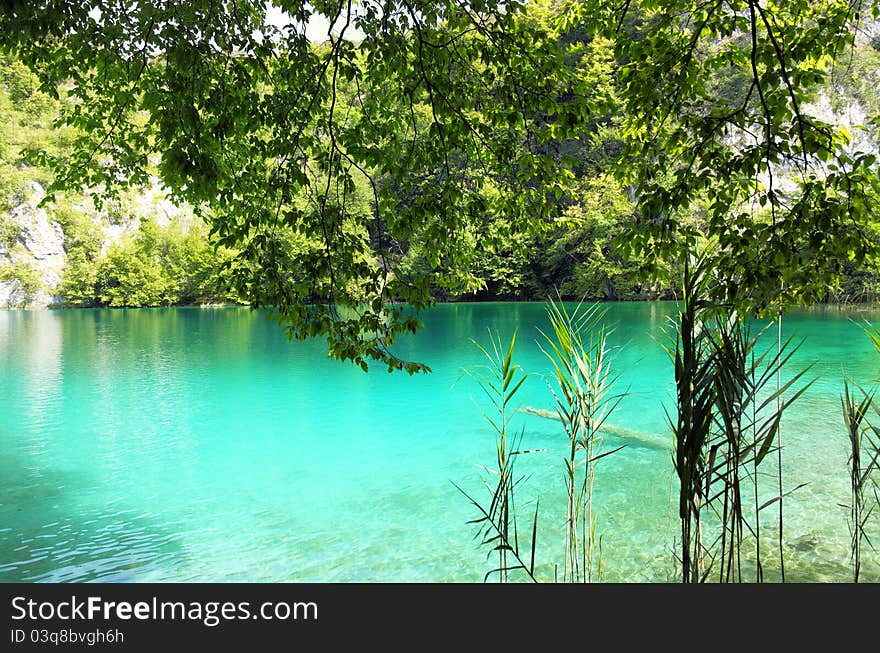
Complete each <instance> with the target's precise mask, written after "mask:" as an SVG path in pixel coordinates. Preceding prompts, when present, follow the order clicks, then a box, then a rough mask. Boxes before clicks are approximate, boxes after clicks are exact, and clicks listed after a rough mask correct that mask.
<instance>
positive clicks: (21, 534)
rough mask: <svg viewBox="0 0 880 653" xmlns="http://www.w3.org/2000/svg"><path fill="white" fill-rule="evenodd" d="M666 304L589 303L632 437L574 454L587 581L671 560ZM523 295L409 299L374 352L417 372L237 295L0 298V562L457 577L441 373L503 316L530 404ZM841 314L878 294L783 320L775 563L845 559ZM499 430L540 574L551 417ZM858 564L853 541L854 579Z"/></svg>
mask: <svg viewBox="0 0 880 653" xmlns="http://www.w3.org/2000/svg"><path fill="white" fill-rule="evenodd" d="M673 310H674V305H672V304H664V303H632V304H613V305H609V306H608V315H607V322H608V323H609V324H610V325H614V326H615V327H616V330H615V332H614V334H613V342H614V344H615V345H618V346H620V349H619V351H618V354H617V359H616V364H617V369H618V370H619V371H621V373H622V379H621V382H620V388H621V389H625V388H628V389H629V394H628V395H627V397H626V398H625V400H624V401H623V402H622V404H621V405H620V407H619V408H618V409H617V411H616V412H615V413H614V415H613V416H612V417H611V418H610V419H609V422H610V423H612V424H614V425H616V426H621V427H626V428H628V429H633V430H635V431H637V432H639V434H640V439H639V441H637V442H630V443H629V445H630V446H627V447H626V448H625V449H623V450H622V451H620V452H618V453H616V454H614V455H612V456H609V457H608V458H606V459H604V460H603V461H602V462H601V463H600V466H599V468H598V479H597V486H596V510H597V512H598V514H599V515H600V517H599V527H598V528H599V532H600V533H601V534H602V557H603V564H604V578H605V579H606V580H611V581H648V580H651V581H656V580H659V581H663V580H668V579H672V578H673V574H674V559H673V553H672V552H673V544H674V537H675V535H676V532H677V530H676V529H677V521H676V508H675V504H674V496H675V493H676V485H675V480H674V473H673V470H672V462H671V453H670V449H669V444H670V442H671V438H670V436H669V435H668V428H667V426H666V418H665V414H664V406H666V407H668V408H669V409H670V410H671V409H672V403H671V399H672V396H673V395H672V391H673V386H672V370H671V367H670V365H669V363H668V360H667V358H666V354H665V353H664V352H663V350H662V348H661V346H660V345H659V344H658V342H657V340H656V339H657V338H659V337H662V330H663V328H664V326H665V324H666V319H667V316H668V315H670V314H671V313H672V311H673ZM544 316H545V313H544V307H543V306H542V305H541V304H504V303H489V304H450V305H443V306H439V307H437V308H435V309H432V310H430V311H429V312H427V313H425V314H424V315H423V319H424V322H425V328H424V330H423V331H422V332H420V333H419V334H418V335H417V336H415V337H408V338H406V339H405V340H404V341H402V342H401V343H400V345H399V346H398V347H397V350H396V351H397V352H398V353H399V354H400V355H401V356H403V357H406V358H411V359H416V360H420V361H422V362H425V363H427V364H428V365H430V366H431V367H432V368H433V372H432V373H431V374H428V375H421V376H416V377H408V376H406V375H404V374H402V373H401V374H399V373H395V374H388V373H387V372H385V371H384V370H383V369H381V368H378V367H377V368H376V369H375V370H371V371H370V373H368V374H365V373H363V372H361V371H360V370H359V369H358V368H355V367H354V366H351V365H347V364H343V363H339V362H336V361H330V360H328V359H327V357H326V351H325V349H324V348H323V344H322V343H321V342H320V341H318V342H306V343H290V342H288V341H287V340H286V338H285V337H284V335H283V334H282V332H281V331H280V329H279V328H278V327H277V326H276V325H274V324H273V323H271V322H269V321H268V320H267V319H266V318H265V317H264V316H263V315H261V314H260V313H256V312H252V311H250V310H248V309H244V308H224V309H198V308H174V309H139V310H112V311H111V310H72V311H34V312H27V311H19V312H16V311H7V312H0V581H122V582H128V581H132V582H141V581H207V582H214V581H318V582H323V581H480V580H482V578H483V574H484V573H485V572H486V571H488V570H489V569H490V568H491V564H490V562H489V561H487V560H486V553H485V551H484V550H482V549H480V548H479V547H478V546H477V543H476V542H475V541H474V540H473V535H474V530H473V527H472V526H470V525H468V524H466V522H467V521H468V520H469V519H472V518H474V517H475V516H476V515H475V512H474V510H473V508H472V506H470V504H469V503H468V502H467V500H466V499H465V498H464V497H463V496H462V495H461V494H460V493H459V492H458V490H456V489H455V487H454V486H453V484H452V483H453V482H455V483H457V484H459V485H460V486H462V487H464V488H465V489H467V490H469V491H472V492H476V493H478V494H479V493H480V492H481V491H482V492H485V490H484V489H483V488H481V485H480V478H481V475H485V474H484V473H483V472H482V471H481V469H480V465H483V464H485V465H491V464H492V463H493V457H494V440H493V435H492V432H491V431H490V428H489V427H488V425H487V424H486V422H485V420H484V418H483V417H482V411H483V409H484V408H485V406H484V403H485V402H484V401H483V400H482V399H481V393H480V390H479V388H478V387H477V385H476V382H475V381H474V380H473V379H472V378H471V377H470V376H468V375H467V374H466V373H465V372H464V370H465V369H468V368H473V367H474V366H476V365H479V364H480V363H481V362H482V359H481V356H482V354H480V353H479V351H478V350H477V348H476V347H475V346H474V344H473V343H472V342H471V339H476V340H479V341H480V342H482V343H486V342H487V329H488V328H490V327H491V328H493V329H496V330H497V331H498V332H500V333H501V334H502V336H503V337H505V338H508V337H509V335H510V334H511V333H512V331H513V330H514V329H515V328H516V329H518V332H519V341H518V342H519V345H518V349H517V359H518V361H519V363H520V365H521V366H522V367H523V368H524V369H526V370H527V371H529V372H532V373H533V376H532V377H530V379H529V380H528V382H527V384H526V386H525V389H524V393H523V394H522V396H521V405H523V406H532V407H538V408H551V407H552V397H551V394H550V391H549V390H548V387H547V381H546V380H545V378H544V376H543V375H544V374H546V373H547V372H548V367H547V363H546V362H545V361H546V359H545V358H544V355H543V354H542V353H541V352H540V350H539V348H538V345H537V339H538V337H539V336H538V334H537V331H536V328H537V327H542V328H543V327H545V326H546V322H545V317H544ZM864 319H870V320H873V321H876V320H878V319H880V313H875V312H847V311H841V310H835V309H816V310H812V311H802V312H796V313H794V314H792V315H790V316H786V318H785V319H784V321H783V324H784V334H785V335H788V334H792V333H793V334H795V335H797V336H798V337H802V338H805V339H806V340H805V343H804V345H803V347H802V348H801V350H800V351H799V352H798V354H797V355H796V357H795V360H794V361H793V363H792V366H791V368H790V369H792V370H794V369H796V368H799V367H802V366H803V365H805V364H807V363H814V364H815V366H814V368H813V370H812V372H811V375H814V376H818V377H819V378H818V381H817V382H816V383H815V384H814V385H813V386H812V387H811V388H810V390H809V392H808V393H807V394H806V395H805V396H804V397H803V398H802V399H801V400H800V401H799V402H798V403H796V404H795V405H794V406H792V408H791V411H790V413H789V414H788V417H787V418H786V420H785V422H784V426H783V443H784V455H785V463H784V473H785V481H786V486H787V487H794V486H795V485H798V484H800V483H806V484H807V485H806V486H805V487H803V488H801V489H799V490H798V491H797V492H795V493H794V494H793V495H792V496H791V497H789V498H788V499H787V501H786V504H785V510H786V521H785V541H786V550H787V551H788V552H789V554H788V555H789V560H788V561H787V574H788V578H789V579H792V580H832V581H833V580H841V581H845V580H847V579H848V578H849V576H848V574H849V573H850V572H849V566H848V565H849V561H848V542H849V533H848V530H847V511H846V509H844V508H842V507H840V505H839V504H845V503H846V502H847V501H848V487H849V486H848V483H849V481H848V476H847V467H846V461H847V444H846V436H845V432H844V430H843V423H842V420H841V416H840V415H841V411H840V398H839V395H840V392H841V390H842V379H843V375H844V374H847V375H849V376H850V377H851V378H854V379H855V380H857V381H859V382H860V383H863V384H870V383H872V382H873V381H874V380H875V379H876V377H877V371H878V369H880V356H878V355H877V354H875V353H874V352H873V349H872V348H871V345H870V343H869V341H868V340H867V338H866V337H865V336H864V334H863V333H862V332H861V329H860V326H859V325H858V324H857V322H858V321H859V320H864ZM770 340H775V332H774V335H773V337H772V338H770V339H769V340H768V344H769V342H770ZM513 427H514V428H517V429H518V428H523V429H524V432H525V435H524V442H525V446H527V447H529V448H536V449H542V450H543V451H542V452H541V453H536V454H531V455H530V456H528V457H525V458H524V462H523V463H522V464H521V465H522V469H523V471H525V472H528V474H529V475H530V476H529V478H528V480H527V481H526V482H525V483H524V484H523V485H522V486H521V490H520V495H519V496H520V501H521V502H522V503H523V505H524V509H525V510H527V509H529V506H530V503H529V502H530V501H534V500H536V499H539V500H540V505H541V511H540V518H539V526H540V536H539V546H538V555H537V558H538V562H539V571H540V573H541V574H542V575H543V576H544V577H545V578H552V575H553V568H554V564H555V563H556V562H558V563H559V564H560V565H561V561H562V545H561V539H560V534H561V532H562V529H561V522H562V521H563V516H564V506H563V501H564V485H563V478H562V465H561V462H562V455H563V450H564V435H563V434H562V432H561V430H560V428H559V425H558V424H557V423H555V422H553V421H552V420H547V419H542V418H539V417H535V416H530V415H524V414H520V415H518V416H517V417H516V418H515V421H514V424H513ZM623 443H625V442H622V441H621V440H620V438H615V437H614V436H608V437H607V444H608V445H616V444H623ZM767 469H768V471H770V472H773V471H774V470H773V467H772V465H771V466H768V468H767ZM768 483H772V479H769V480H768ZM480 496H484V495H480ZM765 527H766V528H767V529H768V532H769V531H770V530H772V529H773V528H774V527H775V523H774V517H773V515H768V517H767V518H766V520H765ZM774 536H775V534H774ZM771 567H772V565H771ZM878 567H880V565H878V561H877V559H876V558H875V559H869V560H868V561H867V562H866V563H865V569H864V574H865V576H866V578H867V579H874V580H877V579H880V571H878ZM560 568H561V567H560ZM772 575H773V570H772V568H771V569H769V570H768V576H769V577H772Z"/></svg>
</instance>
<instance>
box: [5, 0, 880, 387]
mask: <svg viewBox="0 0 880 653" xmlns="http://www.w3.org/2000/svg"><path fill="white" fill-rule="evenodd" d="M272 4H273V5H275V7H276V8H277V9H280V10H282V11H283V12H284V15H285V16H286V17H287V24H286V25H284V26H279V25H277V21H276V22H275V23H273V22H271V21H270V20H268V18H267V5H266V4H265V3H264V2H263V0H194V1H192V2H188V3H173V2H158V1H157V2H147V1H134V2H132V1H131V0H128V1H125V2H123V1H121V0H86V1H84V2H77V3H70V2H67V1H66V0H44V1H42V2H22V1H20V0H6V1H5V2H4V3H3V5H2V7H3V10H2V12H0V34H2V36H0V48H3V49H5V50H8V51H12V52H15V53H16V55H17V56H19V57H21V58H22V59H23V60H24V61H26V62H27V63H28V65H29V66H30V67H31V68H32V69H33V70H34V71H35V72H37V73H38V75H39V76H40V78H41V80H42V82H43V87H44V89H45V90H47V91H52V92H57V89H58V88H59V85H61V87H62V88H63V89H64V92H65V93H66V94H67V96H68V98H69V101H68V102H66V103H64V105H63V109H62V113H61V116H60V118H59V122H60V123H63V124H66V125H70V126H73V127H75V128H76V130H77V131H76V133H77V134H78V137H77V140H76V142H75V144H74V145H75V147H74V148H73V154H65V155H63V156H58V157H54V158H53V157H52V156H51V155H50V154H45V155H44V157H43V162H44V163H48V164H51V165H52V166H53V167H54V169H55V171H56V174H57V176H56V180H55V183H54V185H53V190H65V189H77V190H79V189H80V188H81V187H82V186H83V185H87V186H89V187H92V188H97V189H101V194H102V195H103V196H104V197H108V196H109V197H112V195H113V194H114V193H115V192H118V189H119V188H121V187H122V186H124V185H126V184H134V185H139V184H146V183H148V181H149V178H150V175H151V174H158V176H159V177H160V178H161V180H162V181H163V183H164V184H165V185H166V186H167V187H168V188H169V189H170V191H171V192H172V193H173V194H174V195H175V196H176V197H177V198H179V199H181V200H185V201H187V202H189V203H191V204H192V205H193V206H194V207H195V209H196V211H197V212H198V213H199V215H200V216H201V217H202V218H203V219H204V220H205V222H206V223H207V224H209V225H210V227H211V231H212V234H213V235H214V237H215V240H216V242H217V243H218V244H219V245H221V246H225V247H229V248H232V249H233V250H234V251H236V252H237V254H236V256H235V258H234V260H231V261H230V275H231V279H232V280H233V282H234V284H235V287H236V289H237V290H238V292H239V293H240V294H241V295H242V296H244V297H247V298H248V299H249V300H250V301H251V302H252V303H253V304H254V305H255V306H262V307H269V308H271V309H272V310H273V312H274V314H275V315H276V316H277V318H278V320H279V321H280V322H281V323H282V324H284V325H285V327H286V328H287V331H288V334H289V335H290V336H291V337H295V338H305V337H309V336H317V335H320V336H325V337H326V338H327V340H328V345H329V351H330V353H331V355H333V356H336V357H339V358H343V359H350V360H353V361H354V362H356V363H358V364H360V365H361V366H362V367H364V368H366V367H367V364H368V362H369V361H370V360H377V361H381V362H383V363H385V364H387V365H388V367H389V370H390V369H407V370H408V371H410V372H413V371H417V370H419V369H422V368H423V366H422V365H421V364H419V363H418V362H414V361H403V360H400V359H398V358H397V357H396V356H395V355H394V354H393V352H392V351H391V345H392V343H393V341H394V339H395V337H396V336H398V335H399V334H400V333H403V332H414V331H415V330H416V329H417V328H418V320H417V318H416V317H415V316H414V315H413V314H412V313H411V312H409V311H407V310H405V308H404V307H403V306H402V305H401V303H406V304H408V305H411V306H413V307H414V308H415V309H420V308H423V307H424V306H426V305H428V304H429V303H430V301H431V288H432V286H435V285H440V286H442V287H444V288H446V289H449V290H451V291H453V292H461V291H462V290H465V289H474V288H475V287H476V285H477V280H476V278H475V276H474V274H473V270H474V266H475V259H476V257H478V256H479V255H480V252H481V251H483V249H484V248H486V247H489V248H493V247H494V248H495V249H496V251H503V250H504V248H506V247H525V246H527V244H528V242H529V239H530V238H532V237H537V236H539V235H540V234H541V233H543V232H545V231H547V230H550V229H552V228H554V225H555V224H558V218H560V216H559V215H558V214H554V211H555V209H556V206H557V204H556V202H555V200H558V199H559V198H561V197H563V196H564V195H565V193H567V192H569V190H570V188H571V185H572V180H573V178H574V175H573V174H572V171H571V170H570V169H569V167H570V165H569V164H570V157H569V156H568V153H567V151H566V143H570V142H571V141H572V139H576V138H578V137H579V136H583V134H584V132H585V130H596V129H599V128H601V127H602V125H603V124H605V123H603V122H602V121H601V120H600V119H599V118H601V117H602V116H606V115H607V114H608V112H609V106H610V105H611V104H619V105H622V106H623V107H624V112H623V115H624V116H625V118H624V121H623V124H621V125H619V136H620V148H619V151H617V152H615V153H614V161H615V166H616V167H615V171H616V173H617V176H618V179H619V182H620V183H622V184H624V187H628V188H629V189H630V190H631V193H632V194H633V195H634V196H635V197H636V199H637V201H638V212H637V215H636V218H635V220H633V224H632V225H631V226H630V227H629V228H628V229H627V231H626V232H625V233H623V234H617V235H616V236H615V242H616V243H617V245H618V251H619V252H623V251H625V250H630V251H638V252H641V253H647V254H649V255H650V256H651V257H653V258H654V260H655V261H656V262H657V263H658V265H656V266H654V267H655V268H656V270H654V271H655V272H656V271H657V270H659V269H661V268H662V267H663V266H662V265H660V263H664V262H666V261H668V260H669V259H671V258H674V257H676V256H678V248H680V247H681V246H682V245H683V244H684V245H685V246H687V245H688V244H689V243H693V242H695V241H696V239H697V238H698V237H699V238H703V239H706V238H708V239H709V240H710V241H711V242H712V243H713V244H714V246H715V250H716V252H717V266H716V267H717V269H718V270H719V272H720V274H721V275H722V277H723V278H724V279H725V280H726V281H727V283H726V289H727V296H726V297H725V298H724V299H726V300H731V301H735V302H737V303H739V304H742V305H746V306H748V307H749V308H750V309H752V310H755V311H763V310H767V309H768V308H770V307H771V306H776V305H778V304H780V303H783V304H784V303H786V302H790V301H794V300H798V299H802V298H804V297H806V296H808V295H809V294H810V293H811V292H813V291H814V290H815V289H816V288H817V287H818V286H819V285H821V284H822V283H824V282H825V281H826V280H827V278H828V276H829V275H831V274H833V273H834V272H835V269H836V267H835V266H839V265H840V262H841V261H845V260H848V259H855V260H859V259H861V258H864V257H866V256H868V255H870V254H871V253H872V250H873V248H874V247H875V243H874V242H873V238H872V236H871V234H870V233H869V232H868V230H867V229H866V227H865V225H866V223H867V216H868V214H869V211H870V209H871V206H872V205H873V203H874V198H875V196H876V192H877V189H876V178H877V174H876V165H875V161H874V159H873V155H870V154H864V153H857V152H853V151H852V148H851V147H850V146H849V137H848V135H847V134H846V133H844V132H841V131H840V130H838V129H836V128H835V127H834V126H833V125H830V124H827V123H825V122H823V121H821V120H819V119H818V118H816V117H815V116H812V115H810V114H809V112H808V111H807V110H806V109H805V107H806V105H807V103H808V100H809V98H810V93H811V92H812V91H811V90H812V89H814V88H815V87H816V86H817V84H819V83H820V82H822V81H823V80H825V78H826V77H827V76H828V75H829V73H830V71H831V67H832V64H833V62H834V61H836V60H837V59H838V58H839V56H840V55H842V54H843V53H844V52H845V51H846V49H847V48H849V47H851V45H852V43H853V39H854V38H855V34H856V32H857V29H858V25H859V24H860V21H861V19H862V16H861V14H862V13H866V12H869V11H874V12H876V9H877V3H876V2H870V3H869V2H861V1H856V0H848V1H844V0H829V1H827V2H821V3H816V2H808V1H807V0H792V1H786V2H771V1H770V0H746V1H740V0H733V1H726V2H714V1H711V0H710V1H709V2H705V1H702V0H701V1H699V2H698V1H695V0H694V1H692V0H662V1H661V0H656V1H655V0H638V1H637V0H626V1H624V2H620V1H619V0H615V1H613V2H612V1H607V0H577V1H564V2H562V1H557V2H531V3H525V2H521V1H519V0H514V1H513V2H499V1H497V0H485V1H483V0H476V1H471V2H465V1H462V0H441V1H440V2H424V1H422V0H412V1H403V2H401V1H394V0H360V1H359V2H357V3H355V2H353V0H336V1H333V0H329V1H328V0H315V1H314V2H312V3H310V4H304V3H299V2H290V1H286V0H274V1H273V3H272ZM863 5H864V6H863ZM316 16H321V17H323V18H325V19H326V20H325V22H326V23H327V24H329V26H330V27H329V29H328V30H327V37H326V39H325V41H324V42H323V43H322V44H320V45H315V44H313V43H312V42H310V40H309V38H308V37H307V35H306V29H307V25H308V23H309V20H310V18H311V19H313V18H314V17H316ZM585 49H591V51H592V55H591V56H589V57H585V56H582V54H583V51H584V50H585ZM597 53H598V54H597ZM603 53H604V54H603ZM597 80H598V81H597ZM609 80H612V81H610V82H609ZM153 153H158V158H157V157H156V156H154V155H153ZM783 170H784V171H785V175H786V183H783V181H782V180H781V179H780V178H779V177H780V175H781V174H782V173H781V172H780V171H783ZM99 196H100V195H99ZM365 197H366V198H368V199H367V200H366V201H364V200H363V198H365ZM695 206H699V207H702V209H701V210H703V211H704V212H705V220H704V221H703V223H704V224H705V225H708V226H707V227H705V228H703V229H702V230H701V229H697V228H696V227H695V226H694V223H693V221H692V220H691V219H690V217H689V216H691V215H692V213H693V210H694V207H695ZM562 217H564V216H562ZM590 219H591V220H592V221H593V222H594V223H595V225H596V226H595V227H594V228H595V229H603V228H604V227H602V221H601V220H599V219H598V218H596V217H594V216H591V217H590ZM603 233H605V232H603ZM415 251H418V252H419V253H420V256H421V258H422V259H423V263H422V264H420V265H412V264H410V263H411V261H408V259H407V257H408V256H410V258H411V253H412V252H415Z"/></svg>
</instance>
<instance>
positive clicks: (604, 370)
mask: <svg viewBox="0 0 880 653" xmlns="http://www.w3.org/2000/svg"><path fill="white" fill-rule="evenodd" d="M547 316H548V319H549V321H550V326H551V329H550V331H549V333H545V332H544V331H541V335H542V337H543V340H544V343H543V346H542V351H543V352H544V354H545V355H546V356H547V358H548V360H549V361H550V363H551V365H552V369H553V376H554V380H555V385H554V386H551V392H552V393H553V396H554V399H555V402H556V412H557V415H558V417H559V420H560V422H561V423H562V426H563V429H564V431H565V434H566V436H567V438H568V446H567V454H566V457H565V459H564V478H565V488H566V528H565V557H564V561H563V580H566V581H568V582H591V581H592V580H593V576H594V573H597V572H598V567H601V555H599V556H598V557H599V559H598V560H597V548H598V547H597V518H596V514H595V511H594V501H593V498H594V494H595V483H596V463H597V462H598V461H599V460H601V459H602V458H604V457H605V456H607V455H609V454H612V453H614V452H615V451H618V450H619V449H620V448H622V447H618V448H617V449H614V450H611V451H605V450H604V449H603V441H602V430H603V427H604V424H605V421H606V420H607V418H608V416H609V415H610V414H611V413H612V412H613V411H614V410H615V409H616V408H617V406H618V404H619V403H620V401H621V399H622V398H623V396H624V394H622V393H618V394H612V392H613V389H614V387H615V384H616V383H617V380H618V377H617V376H616V375H615V374H614V373H613V370H612V359H613V352H612V350H611V349H610V347H609V345H608V336H609V331H608V330H607V329H606V328H605V327H604V326H602V321H603V318H604V316H605V311H604V310H600V309H599V306H598V305H595V304H594V305H592V306H586V305H584V304H578V306H577V307H576V308H575V310H574V311H573V312H569V311H568V309H567V308H566V306H565V304H563V302H562V301H561V299H560V300H559V301H555V302H554V301H552V300H551V301H549V302H548V303H547ZM597 564H598V567H597Z"/></svg>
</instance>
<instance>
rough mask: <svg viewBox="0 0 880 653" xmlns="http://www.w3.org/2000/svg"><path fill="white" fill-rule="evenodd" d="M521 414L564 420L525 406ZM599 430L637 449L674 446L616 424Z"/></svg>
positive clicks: (558, 420) (607, 425)
mask: <svg viewBox="0 0 880 653" xmlns="http://www.w3.org/2000/svg"><path fill="white" fill-rule="evenodd" d="M519 412H521V413H526V414H527V415H534V416H535V417H543V418H545V419H553V420H556V421H557V422H561V421H562V418H561V417H560V416H559V414H558V413H557V412H556V411H553V410H547V409H546V408H532V407H531V406H524V407H523V408H520V409H519ZM599 430H600V431H601V432H602V433H605V434H607V435H612V436H614V437H617V438H620V439H621V440H625V441H627V442H628V443H629V444H632V445H634V446H637V447H645V448H647V449H671V446H672V443H671V442H670V441H669V440H667V439H664V438H663V436H661V435H659V434H655V433H644V432H642V431H636V430H635V429H628V428H626V427H624V426H617V425H615V424H603V425H602V428H601V429H599Z"/></svg>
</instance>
